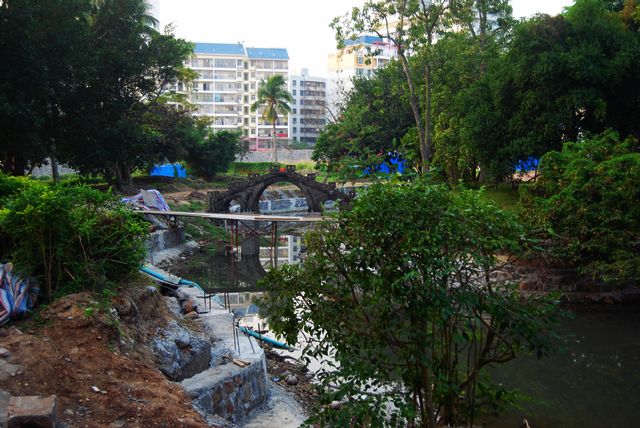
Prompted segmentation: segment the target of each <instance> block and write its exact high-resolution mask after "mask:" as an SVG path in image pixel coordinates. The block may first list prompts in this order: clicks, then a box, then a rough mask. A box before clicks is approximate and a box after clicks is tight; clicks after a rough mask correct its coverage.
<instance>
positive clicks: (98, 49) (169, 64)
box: [64, 0, 193, 188]
mask: <svg viewBox="0 0 640 428" xmlns="http://www.w3.org/2000/svg"><path fill="white" fill-rule="evenodd" d="M151 22H152V21H151V20H150V17H149V15H148V14H147V11H146V3H145V2H144V1H142V0H108V1H105V2H100V3H99V4H98V6H96V8H95V10H94V12H93V15H92V26H91V45H90V49H91V52H92V55H91V61H90V63H89V65H88V67H91V69H92V70H94V72H92V73H91V74H90V75H89V77H88V80H87V81H86V82H85V85H83V87H82V88H81V89H80V90H79V91H78V92H77V98H76V101H77V108H76V109H74V110H73V112H72V113H73V114H72V116H73V120H74V122H73V129H74V130H75V131H76V134H75V138H73V139H72V140H71V141H70V143H69V144H68V145H67V147H66V151H65V153H64V155H65V160H66V161H67V162H68V163H70V164H71V165H72V166H74V167H75V168H77V169H79V170H80V171H81V172H83V173H101V174H104V176H105V177H106V178H107V179H108V180H109V181H110V182H112V183H114V184H115V185H116V186H117V187H119V188H120V187H122V186H126V185H129V184H130V183H131V171H132V170H133V169H135V168H140V167H142V166H144V165H145V163H146V162H145V161H146V157H147V156H148V153H149V151H148V148H149V147H150V145H152V144H153V143H154V141H156V138H157V134H156V133H155V132H150V129H149V127H148V126H147V124H146V123H145V119H146V118H147V117H148V116H147V112H148V110H149V108H150V107H151V108H153V105H154V103H156V102H157V101H158V100H159V98H160V97H161V96H162V95H163V94H164V93H165V92H166V91H167V88H169V87H170V86H171V84H173V83H175V82H177V81H178V80H181V79H188V78H189V77H190V76H192V74H191V73H189V72H187V70H186V68H185V67H184V65H183V64H184V62H185V60H186V59H187V58H189V56H190V55H191V54H192V50H193V45H192V44H191V43H189V42H187V41H185V40H182V39H176V38H175V37H174V36H173V34H171V32H170V29H169V32H166V33H164V34H163V33H159V32H157V31H155V30H154V29H153V28H152V27H151V26H150V24H151ZM151 131H152V130H151Z"/></svg>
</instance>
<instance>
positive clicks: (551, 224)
mask: <svg viewBox="0 0 640 428" xmlns="http://www.w3.org/2000/svg"><path fill="white" fill-rule="evenodd" d="M521 204H522V207H523V208H524V209H525V210H526V211H525V212H526V217H525V218H528V219H529V221H530V223H531V224H532V225H533V227H535V228H536V229H537V231H538V232H539V233H540V235H541V236H542V237H543V238H544V239H546V241H547V242H548V243H549V245H548V246H547V251H548V254H550V255H551V256H552V257H554V258H555V259H556V260H559V261H562V262H565V263H569V264H571V265H573V266H574V267H576V268H577V269H578V270H579V271H580V272H582V273H585V274H589V275H591V276H593V277H595V278H599V279H603V280H605V281H607V282H612V283H615V282H621V281H626V280H637V278H638V277H640V153H639V152H638V142H637V140H634V139H632V138H627V139H626V140H624V141H621V139H620V137H619V136H618V134H617V133H615V132H612V131H608V132H605V133H603V134H601V135H598V136H595V137H593V138H589V139H586V140H584V141H582V142H579V143H566V144H565V145H564V147H563V149H562V151H560V152H557V151H554V152H550V153H548V154H546V155H545V156H544V157H542V159H541V161H540V178H539V179H538V182H537V183H535V184H533V185H531V186H525V187H523V188H522V190H521Z"/></svg>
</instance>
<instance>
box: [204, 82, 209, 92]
mask: <svg viewBox="0 0 640 428" xmlns="http://www.w3.org/2000/svg"><path fill="white" fill-rule="evenodd" d="M202 90H203V91H208V90H209V84H208V83H203V84H202Z"/></svg>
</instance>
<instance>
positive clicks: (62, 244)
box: [0, 174, 148, 301]
mask: <svg viewBox="0 0 640 428" xmlns="http://www.w3.org/2000/svg"><path fill="white" fill-rule="evenodd" d="M147 231H148V226H147V223H146V222H145V221H143V220H142V217H141V216H140V215H138V214H135V213H133V212H132V211H131V210H129V209H128V208H126V207H125V206H124V205H122V204H120V203H119V201H118V200H117V199H116V198H115V197H113V196H112V195H111V194H110V193H105V192H101V191H98V190H94V189H91V188H88V187H85V186H80V185H66V184H54V183H44V182H39V181H35V180H29V179H26V178H15V177H6V176H5V175H3V174H0V242H1V243H2V244H1V246H0V250H1V253H0V259H2V260H7V259H9V260H11V261H12V262H13V264H14V266H15V270H16V271H17V272H20V273H22V274H23V275H24V276H25V277H30V278H32V280H36V281H37V282H38V284H39V285H40V289H41V292H42V295H43V297H44V298H45V300H46V301H51V300H52V299H53V298H54V297H55V296H59V295H61V294H66V293H70V292H76V291H83V290H92V291H101V290H103V289H105V288H107V287H112V286H114V285H117V284H119V283H121V282H123V281H125V280H126V279H127V278H128V277H129V276H130V275H131V274H133V272H136V271H137V269H138V266H139V265H140V263H141V262H142V260H143V259H144V256H145V253H146V248H145V245H144V240H145V238H146V235H147Z"/></svg>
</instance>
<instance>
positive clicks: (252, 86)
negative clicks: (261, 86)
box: [251, 83, 256, 91]
mask: <svg viewBox="0 0 640 428" xmlns="http://www.w3.org/2000/svg"><path fill="white" fill-rule="evenodd" d="M255 89H256V84H255V83H252V84H251V90H252V91H253V90H255Z"/></svg>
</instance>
